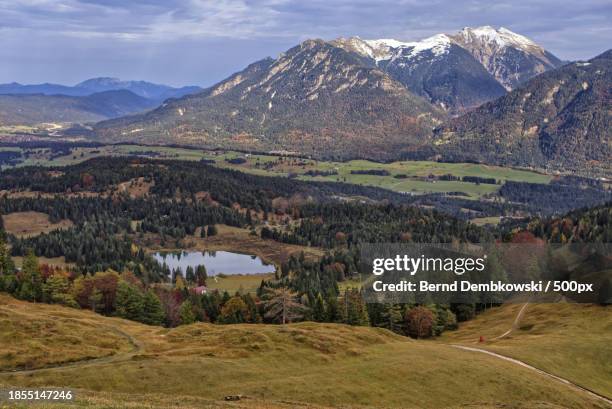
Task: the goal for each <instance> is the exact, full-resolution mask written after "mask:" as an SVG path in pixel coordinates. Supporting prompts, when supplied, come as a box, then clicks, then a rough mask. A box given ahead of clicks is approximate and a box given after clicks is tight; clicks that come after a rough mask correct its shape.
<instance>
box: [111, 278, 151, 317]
mask: <svg viewBox="0 0 612 409" xmlns="http://www.w3.org/2000/svg"><path fill="white" fill-rule="evenodd" d="M116 314H117V316H119V317H121V318H126V319H129V320H133V321H143V316H144V297H143V296H142V294H141V293H140V291H139V290H138V289H136V288H135V287H133V286H131V285H130V284H128V283H126V282H125V281H121V282H120V283H119V287H118V288H117V310H116Z"/></svg>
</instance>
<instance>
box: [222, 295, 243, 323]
mask: <svg viewBox="0 0 612 409" xmlns="http://www.w3.org/2000/svg"><path fill="white" fill-rule="evenodd" d="M249 318H250V317H249V308H248V306H247V305H246V303H245V302H244V300H243V299H242V298H241V297H239V296H234V297H232V298H230V299H229V300H228V301H227V302H226V303H225V304H224V305H223V307H222V308H221V314H220V315H219V322H221V323H223V324H240V323H243V322H247V321H248V320H249Z"/></svg>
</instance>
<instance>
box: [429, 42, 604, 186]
mask: <svg viewBox="0 0 612 409" xmlns="http://www.w3.org/2000/svg"><path fill="white" fill-rule="evenodd" d="M610 83H612V51H608V52H606V53H604V54H602V55H600V56H598V57H596V58H593V59H592V60H589V61H587V62H576V63H572V64H568V65H565V66H563V67H561V68H558V69H556V70H552V71H548V72H546V73H544V74H542V75H539V76H537V77H535V78H533V79H532V80H530V81H529V82H527V83H525V84H524V85H522V86H521V87H519V88H517V89H516V90H514V91H512V92H511V93H509V94H508V95H506V96H504V97H502V98H500V99H498V100H496V101H493V102H490V103H487V104H485V105H483V106H481V107H480V108H478V109H476V110H474V111H473V112H470V113H468V114H466V115H464V116H462V117H460V118H457V119H454V120H452V121H450V123H449V124H447V125H445V126H443V127H441V128H440V129H438V130H437V138H436V141H435V144H436V145H437V146H438V148H439V150H440V152H441V154H442V156H443V157H444V158H446V159H449V160H453V161H466V160H469V161H477V162H484V163H495V164H501V165H514V166H529V167H534V168H548V169H550V170H559V171H568V170H572V171H576V172H578V173H583V174H591V175H598V174H604V175H610V173H611V172H612V169H611V168H610V158H611V157H612V145H611V139H610V136H611V130H612V116H611V115H610V107H611V106H612V99H611V93H610Z"/></svg>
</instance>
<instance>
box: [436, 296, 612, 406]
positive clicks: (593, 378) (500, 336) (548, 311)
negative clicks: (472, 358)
mask: <svg viewBox="0 0 612 409" xmlns="http://www.w3.org/2000/svg"><path fill="white" fill-rule="evenodd" d="M519 313H520V315H519ZM610 314H612V311H611V310H610V307H603V306H598V305H585V304H570V303H555V304H531V303H530V304H527V305H526V306H525V304H508V305H504V306H502V307H500V308H493V309H491V310H489V311H487V312H485V313H483V314H481V315H479V316H478V317H476V318H475V319H474V320H472V321H469V322H465V323H463V324H461V325H460V327H459V330H458V331H454V332H447V333H445V334H444V335H443V336H442V338H441V339H440V341H442V342H445V343H459V344H462V345H468V346H475V347H478V348H483V349H486V350H489V351H493V352H497V353H501V354H503V355H506V356H510V357H513V358H517V359H520V360H523V361H525V362H527V363H529V364H531V365H534V366H535V367H537V368H539V369H542V370H546V371H549V372H552V373H554V374H556V375H559V376H563V377H565V378H566V379H569V380H571V381H573V382H574V383H576V384H578V385H581V386H583V387H585V388H588V389H590V390H593V391H595V392H597V393H600V394H602V395H605V396H608V397H612V365H611V364H610V362H612V352H610V350H609V348H608V346H609V340H608V338H609V334H610V331H611V330H612V324H611V321H610ZM517 316H518V319H517ZM508 330H510V331H509V332H507V331H508ZM504 334H505V335H504ZM481 336H483V337H484V339H485V342H480V343H479V342H478V340H479V337H481ZM475 344H477V345H475Z"/></svg>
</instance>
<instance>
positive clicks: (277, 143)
mask: <svg viewBox="0 0 612 409" xmlns="http://www.w3.org/2000/svg"><path fill="white" fill-rule="evenodd" d="M609 64H610V58H609V53H605V54H603V55H601V56H599V57H597V58H595V59H593V60H591V61H588V62H576V63H569V64H566V63H565V62H563V61H561V60H560V59H558V58H557V57H555V56H554V55H552V54H551V53H550V52H548V51H546V50H545V49H544V48H542V47H541V46H539V45H537V44H536V43H535V42H533V41H532V40H529V39H528V38H526V37H524V36H522V35H519V34H516V33H513V32H511V31H510V30H508V29H505V28H499V29H495V28H492V27H489V26H484V27H477V28H464V29H462V30H460V31H459V32H456V33H453V34H438V35H435V36H432V37H429V38H426V39H424V40H420V41H412V42H409V41H398V40H392V39H378V40H364V39H361V38H359V37H350V38H338V39H335V40H332V41H324V40H318V39H315V40H307V41H304V42H303V43H301V44H299V45H297V46H295V47H293V48H291V49H289V50H287V51H286V52H284V53H282V54H281V55H279V56H278V57H277V58H265V59H263V60H260V61H257V62H255V63H253V64H251V65H249V66H248V67H246V68H245V69H244V70H242V71H240V72H237V73H235V74H233V75H231V76H230V77H228V78H227V79H225V80H223V81H221V82H219V83H218V84H215V85H214V86H212V87H209V88H206V89H203V90H199V89H196V88H189V89H186V88H181V89H172V90H168V88H167V87H165V86H157V85H156V84H150V83H145V82H140V81H138V82H134V81H127V82H124V81H119V80H114V79H108V78H99V79H94V80H89V81H85V82H83V83H80V84H77V85H76V86H75V87H72V88H71V90H72V91H71V92H95V91H100V90H108V89H112V88H117V87H123V89H126V90H127V89H129V91H127V92H134V93H139V95H140V96H141V97H144V96H145V95H146V97H145V98H147V99H148V100H149V101H157V103H158V104H161V105H158V106H157V107H156V108H155V109H152V110H149V111H145V110H146V109H149V108H152V107H144V106H139V107H138V109H137V110H136V111H138V112H140V113H137V114H135V115H128V116H123V115H116V114H120V112H126V111H125V110H115V112H113V113H112V115H106V117H107V118H109V117H110V118H114V119H110V120H105V121H102V122H99V123H97V124H96V125H94V127H93V132H92V133H91V135H89V136H93V137H94V138H96V139H97V140H99V141H101V142H138V143H147V144H169V143H170V144H182V145H191V146H199V147H205V148H228V149H240V150H256V151H275V152H290V153H296V154H302V155H311V156H313V157H317V158H322V159H350V158H367V159H374V160H392V159H401V158H413V159H424V158H426V159H435V160H448V161H459V160H461V161H476V162H484V163H494V164H502V165H511V166H528V167H536V168H548V169H552V170H580V169H584V168H585V167H588V166H593V167H594V168H596V169H599V170H601V169H604V173H605V172H608V171H609V166H608V165H606V163H607V162H608V160H607V159H609V157H610V142H609V140H610V129H611V127H610V87H609V84H610V81H609V73H610V67H609ZM43 86H44V87H46V90H45V92H51V91H49V89H51V88H49V87H51V85H50V84H43V85H41V86H40V87H43ZM4 87H5V88H4V89H5V90H6V89H7V88H10V87H8V86H4ZM32 87H33V86H30V88H28V89H30V90H33V88H32ZM2 89H3V88H2V86H0V92H2ZM21 92H25V91H24V90H22V91H21ZM169 92H170V93H175V94H174V95H176V97H173V98H169V99H164V100H163V102H159V101H161V100H162V99H163V98H166V97H167V96H168V95H169V94H168V93H169ZM181 92H188V94H187V95H183V96H180V93H181ZM134 108H136V106H134ZM105 109H106V108H105ZM143 111H145V112H143ZM132 112H135V111H132ZM96 114H97V113H96ZM116 116H120V117H117V118H115V117H116ZM0 121H1V117H0Z"/></svg>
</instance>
